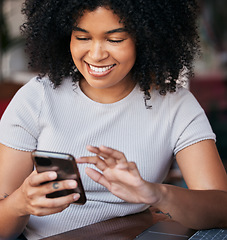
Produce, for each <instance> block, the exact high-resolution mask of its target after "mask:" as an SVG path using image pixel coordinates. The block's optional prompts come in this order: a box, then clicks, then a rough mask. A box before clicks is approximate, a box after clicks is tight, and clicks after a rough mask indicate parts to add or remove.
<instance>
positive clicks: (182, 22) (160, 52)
mask: <svg viewBox="0 0 227 240" xmlns="http://www.w3.org/2000/svg"><path fill="white" fill-rule="evenodd" d="M100 6H103V7H107V8H108V9H111V10H112V11H113V12H114V13H115V14H117V15H118V16H119V18H120V19H121V21H122V22H123V24H124V25H125V27H126V29H127V31H128V32H129V34H130V35H131V36H132V37H133V38H134V39H135V43H136V51H137V59H136V62H135V65H134V67H133V68H132V76H133V80H134V81H136V82H137V83H138V84H139V86H140V88H141V90H142V91H144V93H145V96H146V97H147V98H149V96H150V95H149V89H150V86H151V85H155V86H156V87H157V88H158V89H159V91H160V94H163V95H165V94H166V92H167V91H170V92H173V91H175V90H176V85H177V84H178V83H177V79H178V77H179V74H180V73H181V71H182V69H184V68H187V70H188V71H187V75H188V76H190V75H192V66H193V65H192V63H193V60H194V57H195V54H196V53H197V51H198V34H197V26H196V22H197V13H198V6H197V4H196V0H162V1H160V0H124V1H122V0H65V1H62V0H26V1H25V3H24V5H23V8H22V13H24V14H25V15H26V17H27V20H26V22H25V23H24V24H23V25H22V26H21V30H22V33H23V34H24V36H25V38H26V50H27V52H28V53H29V55H30V59H31V60H30V63H29V64H30V66H31V67H32V68H34V69H36V70H38V71H39V73H40V77H43V76H45V75H48V76H49V78H50V80H51V81H52V82H53V83H54V85H55V87H57V86H58V85H60V84H61V81H62V79H63V78H65V77H67V76H72V79H73V81H74V82H75V81H79V80H80V79H81V77H82V75H81V74H80V72H78V71H76V70H75V65H74V62H73V60H72V57H71V53H70V38H71V33H72V29H73V26H74V25H75V24H76V22H77V20H78V19H79V18H80V17H81V16H83V14H84V12H85V11H93V10H95V9H96V8H97V7H100Z"/></svg>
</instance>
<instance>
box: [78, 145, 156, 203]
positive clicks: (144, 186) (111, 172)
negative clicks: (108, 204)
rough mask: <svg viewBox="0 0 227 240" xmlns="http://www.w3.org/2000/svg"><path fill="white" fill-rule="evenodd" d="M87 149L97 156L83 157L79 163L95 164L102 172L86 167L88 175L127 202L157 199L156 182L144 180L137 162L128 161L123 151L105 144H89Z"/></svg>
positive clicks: (144, 201) (147, 201)
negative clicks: (95, 145) (96, 145)
mask: <svg viewBox="0 0 227 240" xmlns="http://www.w3.org/2000/svg"><path fill="white" fill-rule="evenodd" d="M87 150H88V151H90V152H92V153H95V154H96V156H91V157H81V158H79V159H77V163H91V164H94V165H95V166H96V167H97V168H98V169H99V170H100V171H101V172H102V173H100V172H99V171H96V170H95V169H92V168H86V173H87V175H88V176H89V177H90V178H91V179H93V180H94V181H95V182H97V183H100V184H101V185H103V186H104V187H106V188H107V189H108V190H109V191H110V192H112V193H113V194H114V195H116V196H117V197H119V198H121V199H123V200H125V201H127V202H132V203H147V204H152V202H156V201H157V196H156V195H155V192H156V191H155V184H152V183H148V182H146V181H145V180H143V179H142V177H141V176H140V173H139V171H138V168H137V166H136V164H135V163H134V162H128V161H127V159H126V157H125V155H124V154H123V153H122V152H119V151H117V150H114V149H112V148H109V147H105V146H100V147H94V146H87Z"/></svg>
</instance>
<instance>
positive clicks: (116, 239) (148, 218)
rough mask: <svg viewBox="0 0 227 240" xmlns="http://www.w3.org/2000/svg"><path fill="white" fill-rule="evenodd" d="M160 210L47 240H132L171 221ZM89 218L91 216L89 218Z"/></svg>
mask: <svg viewBox="0 0 227 240" xmlns="http://www.w3.org/2000/svg"><path fill="white" fill-rule="evenodd" d="M157 212H158V210H157V209H155V208H150V209H149V210H146V211H144V212H142V213H137V214H133V215H128V216H125V217H117V218H113V219H110V220H106V221H103V222H99V223H95V224H91V225H88V226H85V227H82V228H78V229H75V230H71V231H68V232H64V233H61V234H58V235H55V236H51V237H47V238H44V239H45V240H60V239H61V240H62V239H64V240H93V239H97V240H132V239H134V238H135V237H136V236H137V235H139V234H140V233H141V232H143V231H144V230H145V229H147V228H148V227H150V226H152V225H154V224H155V223H157V222H160V221H171V220H170V219H169V218H168V217H166V216H165V215H164V214H161V213H157ZM88 217H89V216H88Z"/></svg>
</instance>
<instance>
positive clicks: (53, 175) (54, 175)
mask: <svg viewBox="0 0 227 240" xmlns="http://www.w3.org/2000/svg"><path fill="white" fill-rule="evenodd" d="M56 177H57V173H56V172H51V173H49V178H50V179H55V178H56Z"/></svg>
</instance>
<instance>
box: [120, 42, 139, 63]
mask: <svg viewBox="0 0 227 240" xmlns="http://www.w3.org/2000/svg"><path fill="white" fill-rule="evenodd" d="M116 58H117V59H119V62H121V63H124V64H127V65H134V63H135V60H136V51H135V48H134V46H132V47H128V48H124V49H122V50H120V51H118V54H116Z"/></svg>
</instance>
